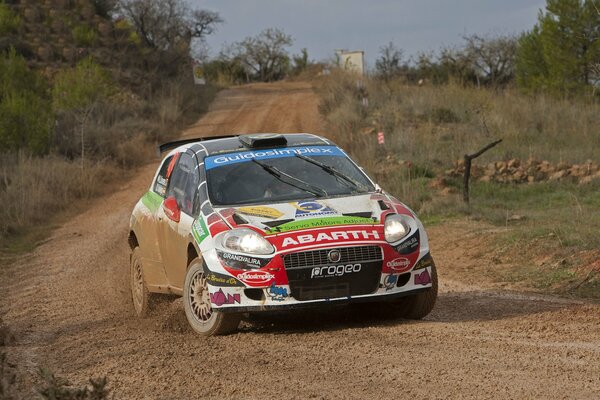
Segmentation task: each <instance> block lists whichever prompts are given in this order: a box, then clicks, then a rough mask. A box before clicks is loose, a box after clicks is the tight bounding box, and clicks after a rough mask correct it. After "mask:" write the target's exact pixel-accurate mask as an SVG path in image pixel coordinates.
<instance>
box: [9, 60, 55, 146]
mask: <svg viewBox="0 0 600 400" xmlns="http://www.w3.org/2000/svg"><path fill="white" fill-rule="evenodd" d="M0 90H1V92H0V149H1V150H0V151H11V150H19V149H29V150H30V151H32V152H33V153H34V154H44V153H46V152H47V151H48V149H49V144H50V143H49V135H48V133H49V129H50V126H51V119H52V114H51V109H50V102H49V100H48V99H47V93H46V92H47V91H46V87H45V84H44V82H43V81H42V79H41V78H40V77H39V76H38V75H37V74H36V73H35V72H33V71H31V70H29V68H28V67H27V65H26V63H25V60H24V59H23V58H22V57H21V56H19V55H17V54H16V52H15V51H14V50H11V51H9V52H8V53H7V54H5V55H3V56H0Z"/></svg>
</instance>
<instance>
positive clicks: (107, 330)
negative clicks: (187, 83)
mask: <svg viewBox="0 0 600 400" xmlns="http://www.w3.org/2000/svg"><path fill="white" fill-rule="evenodd" d="M317 101H318V100H317V97H316V96H315V95H314V93H313V92H312V90H311V88H310V86H308V85H306V84H301V83H278V84H273V85H251V86H246V87H242V88H235V89H231V90H226V91H224V92H222V93H221V94H220V96H219V98H218V99H217V101H216V102H215V103H214V104H213V107H212V109H211V111H210V112H209V113H208V114H207V115H206V116H205V117H204V118H202V119H201V120H200V121H199V122H198V123H197V124H196V125H195V126H193V127H192V128H191V129H190V130H189V131H188V132H186V133H185V136H186V137H193V136H196V135H198V136H200V135H207V134H213V135H219V134H225V133H232V132H233V133H237V132H258V131H267V132H268V131H282V132H286V131H288V132H291V131H312V132H317V133H323V132H322V131H321V130H322V125H321V121H320V119H319V116H318V112H317ZM153 170H154V165H151V166H148V167H146V168H143V169H140V170H139V174H137V176H136V178H135V179H133V180H132V181H129V182H120V183H117V184H115V190H114V193H113V194H112V195H110V196H107V197H104V198H102V199H98V200H97V201H96V202H95V203H94V204H93V206H92V207H91V208H90V209H89V210H88V211H86V212H85V213H83V214H80V215H78V216H76V217H75V218H73V220H71V221H69V222H68V223H66V224H65V225H64V226H62V227H61V228H59V229H58V230H56V231H55V232H54V234H53V236H52V238H51V240H49V241H48V242H46V243H45V244H43V245H41V246H40V247H38V248H37V249H36V250H35V252H33V253H32V254H30V255H28V256H27V257H25V258H23V259H22V260H20V261H19V262H17V263H16V264H14V265H12V266H10V267H8V268H6V269H4V270H3V271H1V272H0V278H1V280H0V293H1V297H0V315H1V316H2V318H3V319H4V321H5V322H6V323H7V324H9V326H10V327H11V329H12V330H13V331H14V332H15V336H16V342H15V343H14V344H12V345H10V346H8V347H4V348H3V349H2V351H4V350H6V351H7V352H8V355H9V359H10V361H11V362H12V363H15V364H17V365H19V369H20V371H19V372H20V374H19V377H20V378H19V381H18V384H19V386H20V388H21V390H27V391H28V394H32V393H33V389H31V385H32V382H34V377H35V371H36V370H37V367H38V366H45V367H48V368H50V369H52V370H53V371H55V373H56V374H57V375H59V376H63V377H66V378H67V379H68V380H69V381H71V382H72V383H78V384H83V383H85V382H86V381H87V379H88V378H89V377H94V376H103V375H107V376H108V377H109V379H110V386H111V387H112V389H113V390H114V393H115V394H116V396H117V398H161V399H162V398H214V399H222V398H261V399H264V398H273V399H275V398H277V399H279V398H357V399H358V398H360V399H363V398H372V397H375V396H376V397H378V398H388V397H389V398H391V397H400V398H404V397H407V398H408V397H411V398H412V397H417V398H449V397H451V398H598V397H599V396H600V379H599V378H598V377H599V376H600V306H599V305H597V304H592V303H585V302H578V301H570V300H564V299H560V298H555V297H549V296H537V295H531V294H525V293H517V292H509V291H502V290H499V289H494V288H490V287H487V286H486V285H485V284H483V283H481V282H484V281H485V279H484V278H483V277H482V276H478V275H481V274H482V269H481V268H478V267H480V265H479V263H481V262H484V261H481V260H482V257H481V255H482V254H483V253H482V252H485V249H483V248H481V240H480V239H481V238H482V237H485V235H486V230H485V228H483V229H482V228H479V229H476V230H471V229H469V227H468V226H464V225H460V226H438V227H435V228H433V229H431V230H430V237H431V243H432V252H433V254H434V256H435V258H436V260H437V262H438V265H439V267H438V268H439V275H440V280H441V293H440V297H439V301H438V304H437V306H436V308H435V310H434V311H433V313H432V314H431V315H430V316H429V317H428V318H427V319H426V320H425V321H422V322H409V321H401V320H400V321H399V320H392V319H389V318H386V316H385V315H376V314H375V313H373V312H369V311H361V312H357V311H355V310H335V311H321V312H312V313H301V314H300V313H295V314H289V315H287V316H285V317H279V318H275V317H271V318H261V319H255V320H251V321H248V322H245V323H244V326H243V328H242V329H241V331H240V332H239V333H237V334H233V335H230V336H226V337H216V338H202V337H198V336H197V335H195V334H193V333H192V332H191V330H190V329H188V328H187V325H186V323H185V317H184V314H183V309H182V306H181V303H180V302H179V301H177V300H173V299H169V300H167V301H164V302H162V303H161V304H160V305H159V307H158V310H157V311H156V312H155V314H154V315H152V316H151V317H149V318H147V319H144V320H139V319H137V318H135V317H134V315H133V310H132V306H131V304H130V300H129V292H128V287H127V268H128V260H129V248H128V246H127V243H126V235H127V223H128V220H129V214H130V212H131V209H132V207H133V205H134V204H135V202H136V201H137V199H138V198H139V196H140V195H141V194H142V193H143V192H144V191H145V190H146V188H147V186H148V185H149V182H150V179H151V178H150V177H151V175H152V172H153ZM480 278H481V279H480Z"/></svg>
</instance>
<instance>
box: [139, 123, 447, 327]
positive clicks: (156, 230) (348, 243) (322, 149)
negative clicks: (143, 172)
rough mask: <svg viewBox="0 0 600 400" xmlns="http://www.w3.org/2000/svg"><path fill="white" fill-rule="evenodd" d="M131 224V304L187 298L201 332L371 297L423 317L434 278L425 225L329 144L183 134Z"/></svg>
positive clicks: (283, 137) (296, 137)
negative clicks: (247, 316) (249, 317)
mask: <svg viewBox="0 0 600 400" xmlns="http://www.w3.org/2000/svg"><path fill="white" fill-rule="evenodd" d="M160 150H161V151H162V152H163V153H165V152H168V154H166V156H165V157H164V159H163V160H162V162H161V165H160V166H159V168H158V170H157V171H156V174H155V176H154V179H153V180H152V184H151V185H150V187H149V188H148V191H147V192H146V193H145V194H144V195H143V196H142V198H141V199H140V200H139V201H138V203H137V204H136V206H135V208H134V210H133V213H132V215H131V220H130V229H129V240H128V241H129V245H130V247H131V250H132V254H131V265H130V279H131V292H132V298H133V305H134V308H135V311H136V313H137V314H138V315H139V316H144V315H146V314H147V312H148V309H149V306H150V304H151V302H150V300H151V296H154V294H155V293H171V294H177V295H181V296H183V304H184V309H185V314H186V316H187V319H188V321H189V323H190V325H191V327H192V328H193V329H194V330H195V331H196V332H198V333H200V334H203V335H214V334H224V333H228V332H231V331H234V330H236V329H237V327H238V325H239V322H240V319H241V317H242V315H243V314H244V313H248V312H259V311H271V310H288V309H295V308H300V307H310V306H313V307H314V306H322V305H330V304H343V303H350V302H376V303H375V304H373V307H388V308H389V309H390V311H392V312H396V313H397V314H398V315H400V316H402V317H406V318H415V319H419V318H423V317H424V316H426V315H427V314H428V313H429V312H430V311H431V310H432V308H433V306H434V304H435V300H436V297H437V274H436V269H435V265H434V262H433V259H432V257H431V255H430V253H429V244H428V239H427V234H426V233H425V230H424V228H423V225H422V224H421V222H420V221H419V219H418V218H417V217H416V215H415V214H414V212H412V211H411V210H410V209H409V208H408V207H406V206H405V205H404V204H402V203H401V202H400V201H398V200H397V199H395V198H394V197H393V196H391V195H390V194H388V193H385V192H384V191H383V190H381V189H380V188H379V186H378V185H376V184H375V183H374V182H373V181H372V180H371V179H370V178H369V177H368V176H367V175H366V174H365V173H364V172H363V170H362V169H361V168H360V167H358V166H357V165H356V164H355V163H354V162H353V161H352V160H351V159H350V158H349V157H348V155H347V154H346V153H345V152H344V151H343V150H342V149H340V148H339V147H338V146H336V145H335V144H334V143H332V142H331V141H330V140H328V139H326V138H323V137H319V136H316V135H312V134H251V135H250V134H248V135H235V136H224V137H212V138H201V139H190V140H181V141H177V142H171V143H167V144H164V145H162V146H160Z"/></svg>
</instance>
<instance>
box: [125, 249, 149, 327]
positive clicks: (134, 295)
mask: <svg viewBox="0 0 600 400" xmlns="http://www.w3.org/2000/svg"><path fill="white" fill-rule="evenodd" d="M129 283H130V287H131V299H132V300H133V308H134V310H135V313H136V315H137V316H138V317H145V316H147V315H148V312H149V311H150V300H151V296H152V295H151V294H150V292H149V291H148V287H147V286H146V282H145V281H144V271H143V269H142V262H141V257H140V248H139V247H136V248H134V249H133V252H132V253H131V264H130V269H129Z"/></svg>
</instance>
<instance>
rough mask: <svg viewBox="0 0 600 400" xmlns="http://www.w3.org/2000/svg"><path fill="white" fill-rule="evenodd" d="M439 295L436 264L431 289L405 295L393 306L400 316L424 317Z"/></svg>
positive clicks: (432, 271)
mask: <svg viewBox="0 0 600 400" xmlns="http://www.w3.org/2000/svg"><path fill="white" fill-rule="evenodd" d="M437 295H438V277H437V271H436V269H435V265H432V266H431V289H429V290H427V291H425V292H421V293H417V294H414V295H412V296H408V297H404V298H402V299H400V300H398V302H397V303H395V304H394V305H393V306H392V307H393V308H394V311H395V314H396V315H397V316H398V317H402V318H408V319H423V318H425V317H426V316H427V315H428V314H429V313H430V312H431V310H433V307H434V306H435V301H436V300H437Z"/></svg>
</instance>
